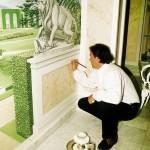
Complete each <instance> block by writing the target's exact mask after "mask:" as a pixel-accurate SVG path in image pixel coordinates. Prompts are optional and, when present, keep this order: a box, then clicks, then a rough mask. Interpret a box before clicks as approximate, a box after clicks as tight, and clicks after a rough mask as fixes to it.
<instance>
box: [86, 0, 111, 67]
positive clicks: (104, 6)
mask: <svg viewBox="0 0 150 150" xmlns="http://www.w3.org/2000/svg"><path fill="white" fill-rule="evenodd" d="M112 9H113V0H111V1H110V0H101V1H99V0H87V23H86V27H87V29H86V30H87V31H86V32H87V35H86V37H87V42H86V51H87V52H86V64H88V66H90V63H89V51H88V49H89V46H91V45H93V44H95V43H104V44H107V45H109V46H110V44H111V26H112Z"/></svg>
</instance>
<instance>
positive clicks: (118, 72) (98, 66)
mask: <svg viewBox="0 0 150 150" xmlns="http://www.w3.org/2000/svg"><path fill="white" fill-rule="evenodd" d="M112 61H113V56H112V54H111V52H110V48H109V47H108V46H106V45H104V44H95V45H93V46H91V47H90V62H91V65H92V68H93V71H92V72H91V74H90V75H89V76H87V75H86V73H85V72H84V71H81V70H78V60H77V59H74V60H72V61H71V64H72V70H73V74H74V78H75V80H76V81H77V82H78V83H79V84H81V85H82V86H84V87H86V88H90V89H92V90H91V91H92V92H91V95H89V96H88V97H84V98H81V99H80V100H79V102H78V106H79V108H81V109H82V110H84V111H86V112H88V113H90V114H92V115H94V116H96V117H97V118H99V119H100V120H101V121H102V138H103V140H102V141H101V142H100V144H99V145H98V149H99V150H100V149H101V150H106V149H110V148H111V147H112V146H113V145H114V144H116V143H117V140H118V134H117V128H118V121H120V120H130V119H133V118H134V117H135V116H136V115H137V113H138V110H139V107H140V103H139V97H138V94H137V92H136V90H135V88H134V85H133V83H132V81H131V80H130V78H129V77H128V75H127V74H126V73H125V72H124V71H123V70H122V69H121V68H120V67H119V66H117V65H115V64H113V63H111V62H112Z"/></svg>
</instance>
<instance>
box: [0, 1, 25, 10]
mask: <svg viewBox="0 0 150 150" xmlns="http://www.w3.org/2000/svg"><path fill="white" fill-rule="evenodd" d="M24 2H25V0H0V5H3V6H6V7H8V8H17V7H16V6H17V5H22V3H24Z"/></svg>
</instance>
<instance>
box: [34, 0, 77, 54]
mask: <svg viewBox="0 0 150 150" xmlns="http://www.w3.org/2000/svg"><path fill="white" fill-rule="evenodd" d="M38 8H39V12H40V16H41V23H42V27H41V28H40V29H39V33H38V36H37V38H36V40H35V43H34V44H35V49H36V53H42V52H44V51H47V50H48V49H51V48H53V47H54V37H55V36H57V35H56V30H57V29H61V30H63V31H64V33H65V34H66V37H67V38H66V39H64V40H65V41H67V43H73V40H74V37H75V35H76V32H77V25H76V21H75V19H74V18H73V17H72V15H71V13H70V12H69V11H68V10H67V9H66V8H65V7H64V6H59V5H58V3H57V1H56V0H39V1H38ZM73 25H74V32H73V31H72V26H73ZM47 33H50V34H49V35H47Z"/></svg>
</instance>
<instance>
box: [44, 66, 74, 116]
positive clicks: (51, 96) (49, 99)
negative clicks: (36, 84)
mask: <svg viewBox="0 0 150 150" xmlns="http://www.w3.org/2000/svg"><path fill="white" fill-rule="evenodd" d="M42 84H43V86H42V93H43V94H42V95H43V110H44V113H46V112H48V111H49V110H51V109H52V108H54V107H55V106H56V105H58V104H59V103H61V102H62V101H63V100H65V98H67V97H68V96H70V95H71V94H72V93H74V92H75V90H76V83H75V81H74V79H73V75H72V70H71V67H70V65H67V66H64V67H62V68H60V69H57V70H55V71H53V72H50V73H48V74H45V75H43V79H42Z"/></svg>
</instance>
